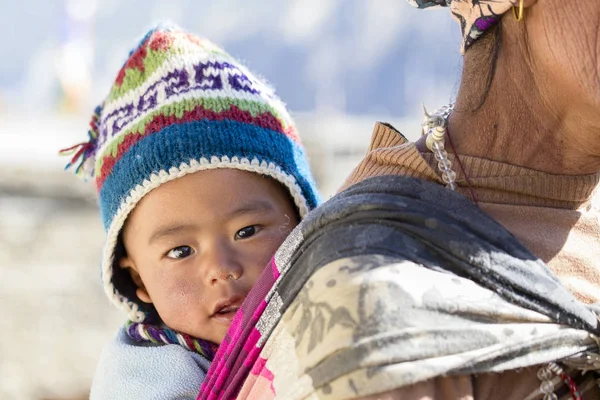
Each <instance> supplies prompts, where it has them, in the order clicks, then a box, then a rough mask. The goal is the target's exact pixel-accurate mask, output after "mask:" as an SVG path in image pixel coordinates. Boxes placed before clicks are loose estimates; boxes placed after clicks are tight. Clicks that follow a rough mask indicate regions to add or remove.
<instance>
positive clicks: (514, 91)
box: [448, 52, 600, 175]
mask: <svg viewBox="0 0 600 400" xmlns="http://www.w3.org/2000/svg"><path fill="white" fill-rule="evenodd" d="M467 62H468V60H467V59H465V64H466V63H467ZM488 68H489V67H488ZM466 72H467V73H463V81H462V83H461V86H460V90H459V94H458V98H457V101H456V106H455V111H454V112H453V113H452V115H451V117H450V121H449V126H448V131H449V134H450V135H451V138H452V142H453V143H454V146H455V148H456V151H457V152H458V153H459V154H463V155H469V156H474V157H480V158H485V159H489V160H494V161H500V162H504V163H508V164H513V165H519V166H522V167H526V168H530V169H534V170H538V171H543V172H547V173H550V174H560V175H583V174H591V173H596V172H598V171H600V121H598V116H600V113H594V112H590V110H581V109H580V108H581V107H578V104H577V103H576V101H574V102H573V103H571V104H570V103H569V102H565V101H554V100H555V99H550V100H552V101H544V99H543V96H541V95H540V90H538V84H540V83H538V80H539V77H538V79H536V76H535V74H534V73H532V70H531V68H529V65H527V63H526V61H525V57H523V56H521V57H515V54H514V53H513V54H507V52H503V54H501V56H500V57H499V58H498V60H497V65H496V72H495V76H494V78H493V80H492V82H491V85H490V88H489V92H488V95H487V98H486V99H485V102H484V103H483V105H481V107H479V108H478V105H479V104H478V103H480V101H481V93H483V92H484V90H482V86H485V85H484V83H483V82H481V81H480V82H473V81H472V80H469V75H470V76H473V75H472V73H471V74H470V73H468V72H469V71H466ZM541 84H543V83H541ZM557 104H562V105H565V104H567V106H561V107H557ZM473 110H476V111H473ZM586 112H587V114H586ZM593 115H596V117H595V118H596V120H591V118H590V116H593Z"/></svg>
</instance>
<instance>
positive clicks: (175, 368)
mask: <svg viewBox="0 0 600 400" xmlns="http://www.w3.org/2000/svg"><path fill="white" fill-rule="evenodd" d="M209 366H210V362H209V361H208V360H207V359H205V358H204V357H202V356H201V355H199V354H196V353H192V352H191V351H189V350H186V349H184V348H183V347H181V346H178V345H174V344H168V345H154V344H146V343H138V342H135V341H133V340H132V339H131V338H129V336H127V333H126V332H125V328H124V327H122V328H121V329H119V331H118V333H117V335H116V336H115V338H114V339H113V340H112V341H111V342H110V343H109V344H108V345H107V346H106V347H105V348H104V350H103V352H102V355H101V358H100V362H99V364H98V368H97V370H96V376H95V377H94V382H93V384H92V390H91V394H90V399H91V400H130V399H131V400H150V399H151V400H173V399H177V400H187V399H190V400H195V399H196V396H197V395H198V392H199V391H200V385H201V384H202V381H203V380H204V377H205V376H206V371H208V368H209Z"/></svg>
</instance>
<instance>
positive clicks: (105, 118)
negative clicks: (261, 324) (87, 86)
mask: <svg viewBox="0 0 600 400" xmlns="http://www.w3.org/2000/svg"><path fill="white" fill-rule="evenodd" d="M89 138H90V140H89V142H86V143H83V144H80V145H77V146H74V147H73V148H71V149H67V150H65V151H63V153H69V152H71V153H74V154H73V159H72V161H71V163H70V164H69V166H70V165H74V167H75V168H76V171H77V173H79V174H81V175H84V176H94V177H95V181H96V186H97V189H98V194H99V204H100V209H101V214H102V219H103V222H104V226H105V228H106V231H107V238H106V243H105V247H104V254H103V260H102V282H103V285H104V289H105V291H106V294H107V295H108V297H109V298H110V300H111V301H112V302H113V303H114V304H115V305H116V306H118V307H119V308H120V309H121V310H123V311H124V312H125V313H126V314H127V317H128V321H127V322H126V324H125V325H124V326H123V327H122V328H121V329H120V330H119V332H118V334H117V336H116V337H115V338H114V340H113V341H112V342H110V343H109V344H108V345H107V346H106V347H105V349H104V351H103V353H102V357H101V360H100V363H99V365H98V369H97V372H96V376H95V378H94V383H93V385H92V392H91V399H93V400H94V399H102V400H104V399H119V400H121V399H175V398H177V399H188V398H189V399H195V398H196V395H197V394H198V391H199V389H200V385H201V383H202V380H203V378H204V376H205V373H206V371H207V370H208V368H209V365H210V361H211V359H212V357H213V355H214V353H215V351H216V349H217V347H218V345H219V344H220V343H221V341H222V340H223V337H224V335H225V333H226V331H227V329H228V327H229V325H230V324H231V321H232V319H233V317H234V315H235V313H236V311H237V310H238V309H239V308H240V306H241V304H242V302H243V301H244V299H245V297H246V296H247V294H248V292H249V291H250V290H251V289H252V287H253V285H254V284H255V282H256V281H257V279H258V278H259V276H260V274H261V273H262V271H263V269H264V268H265V266H266V265H267V264H268V262H269V260H270V258H271V257H272V256H273V255H274V253H275V251H276V250H277V248H278V247H279V245H280V244H281V243H282V242H283V240H284V239H285V237H286V236H287V235H288V233H289V232H290V231H291V230H292V229H293V228H294V227H295V226H296V224H297V223H298V221H299V220H300V219H301V218H302V217H303V216H304V215H305V214H306V213H307V212H308V211H309V210H310V209H312V208H314V207H315V206H316V205H317V202H318V196H317V192H316V189H315V184H314V181H313V178H312V176H311V173H310V170H309V166H308V162H307V159H306V157H305V155H304V151H303V148H302V145H301V144H300V142H299V139H298V136H297V133H296V130H295V127H294V124H293V122H292V120H291V118H290V116H289V115H288V112H287V111H286V109H285V106H284V105H283V103H282V102H281V101H280V100H279V99H278V98H277V97H276V96H275V94H274V93H273V91H272V89H271V88H269V87H268V86H267V85H266V84H265V83H264V82H263V81H261V80H260V79H257V78H256V77H255V76H254V75H252V74H251V73H250V72H249V71H248V70H247V69H246V68H245V67H244V66H242V65H241V64H239V63H238V62H237V61H236V60H234V59H233V58H232V57H231V56H229V55H228V54H227V53H225V52H224V51H223V50H221V49H220V48H218V47H216V46H215V45H213V44H212V43H210V42H209V41H207V40H204V39H200V38H198V37H196V36H193V35H191V34H189V33H186V32H184V31H182V30H181V29H179V28H177V27H172V26H159V27H158V28H155V29H153V30H152V31H150V32H149V33H148V34H147V35H146V36H145V37H144V39H143V40H142V41H141V43H140V44H139V46H138V47H137V48H135V49H134V51H133V52H131V54H130V56H129V58H128V60H127V62H126V63H125V65H124V66H123V68H122V69H121V71H120V72H119V74H118V75H117V78H116V82H115V83H114V85H113V87H112V89H111V91H110V93H109V95H108V97H107V98H106V100H105V101H104V103H103V105H102V106H100V107H98V108H97V109H96V111H95V114H94V116H93V117H92V122H91V130H90V132H89Z"/></svg>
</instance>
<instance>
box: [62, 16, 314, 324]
mask: <svg viewBox="0 0 600 400" xmlns="http://www.w3.org/2000/svg"><path fill="white" fill-rule="evenodd" d="M62 153H63V154H73V158H72V160H71V163H69V165H67V168H69V167H70V166H71V165H74V164H77V165H76V167H75V170H76V173H77V174H79V175H83V176H84V177H85V176H87V177H95V180H96V187H97V190H98V195H99V200H100V209H101V214H102V219H103V222H104V227H105V229H106V231H107V238H106V243H105V247H104V253H103V260H102V282H103V285H104V289H105V292H106V294H107V295H108V297H109V298H110V299H111V300H112V302H113V303H114V304H115V305H117V306H118V307H119V308H121V309H123V310H124V311H126V312H127V314H128V316H129V318H130V319H131V320H132V321H135V322H142V321H145V320H146V319H147V317H148V316H149V309H148V305H147V304H144V303H142V302H141V301H140V300H139V299H138V298H137V296H136V295H135V285H134V284H133V282H132V280H131V277H130V276H129V273H128V272H127V271H125V270H123V269H121V268H119V267H115V266H116V264H115V262H116V260H115V247H116V246H117V243H118V237H119V234H120V232H121V229H122V228H123V224H124V223H125V220H126V219H127V216H128V215H129V214H130V213H131V211H132V210H133V208H134V207H135V206H136V204H137V203H138V202H139V201H140V200H141V199H142V197H144V196H145V195H146V194H148V193H149V192H150V191H151V190H153V189H156V188H157V187H158V186H160V185H162V184H163V183H166V182H169V181H171V180H173V179H177V178H180V177H182V176H184V175H187V174H191V173H194V172H197V171H202V170H208V169H215V168H235V169H240V170H244V171H251V172H256V173H259V174H262V175H266V176H269V177H271V178H273V179H275V180H277V181H278V182H280V183H281V184H282V185H283V186H284V187H286V188H287V189H288V190H289V193H290V195H291V198H292V199H293V201H294V202H295V205H296V207H297V208H298V212H299V215H300V217H304V215H305V214H306V213H307V212H308V211H309V210H310V209H312V208H314V207H315V206H316V205H317V202H318V197H317V196H318V195H317V191H316V186H315V183H314V181H313V178H312V176H311V173H310V169H309V165H308V161H307V159H306V156H305V154H304V150H303V147H302V145H301V143H300V140H299V138H298V135H297V132H296V128H295V126H294V123H293V121H292V119H291V118H290V116H289V115H288V113H287V111H286V109H285V106H284V104H283V103H282V102H281V101H280V100H279V99H278V98H277V97H276V96H275V94H274V92H273V90H272V89H271V88H270V87H269V86H267V84H266V83H265V82H263V81H261V80H260V79H258V78H256V77H255V76H254V75H252V74H251V73H250V72H249V71H248V70H247V69H246V68H245V67H244V66H243V65H241V64H240V63H238V62H237V61H236V60H234V59H233V58H232V57H231V56H229V55H228V54H227V53H225V52H224V51H223V50H221V49H220V48H218V47H216V46H215V45H214V44H212V43H211V42H209V41H207V40H205V39H199V38H197V37H196V36H193V35H191V34H189V33H186V32H184V31H182V30H181V29H179V28H177V27H174V26H159V27H157V28H155V29H153V30H151V31H150V32H148V34H146V36H145V37H144V38H143V39H142V41H141V43H140V44H139V45H138V46H137V47H136V48H135V49H134V50H133V51H132V52H131V53H130V56H129V58H128V59H127V62H126V63H125V65H124V66H123V68H122V69H121V70H120V71H119V74H118V75H117V79H116V82H115V83H114V85H113V87H112V89H111V91H110V93H109V95H108V98H107V99H106V100H105V102H104V104H103V105H102V106H100V107H98V108H96V110H95V113H94V115H93V117H92V121H91V130H90V131H89V141H88V142H86V143H81V144H79V145H76V146H74V147H71V148H69V149H65V150H63V151H62ZM152 309H153V308H152Z"/></svg>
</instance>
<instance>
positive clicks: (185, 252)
mask: <svg viewBox="0 0 600 400" xmlns="http://www.w3.org/2000/svg"><path fill="white" fill-rule="evenodd" d="M192 254H194V249H192V248H191V247H190V246H179V247H175V248H174V249H171V250H169V252H168V253H167V257H169V258H172V259H174V260H179V259H181V258H186V257H189V256H191V255H192Z"/></svg>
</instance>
